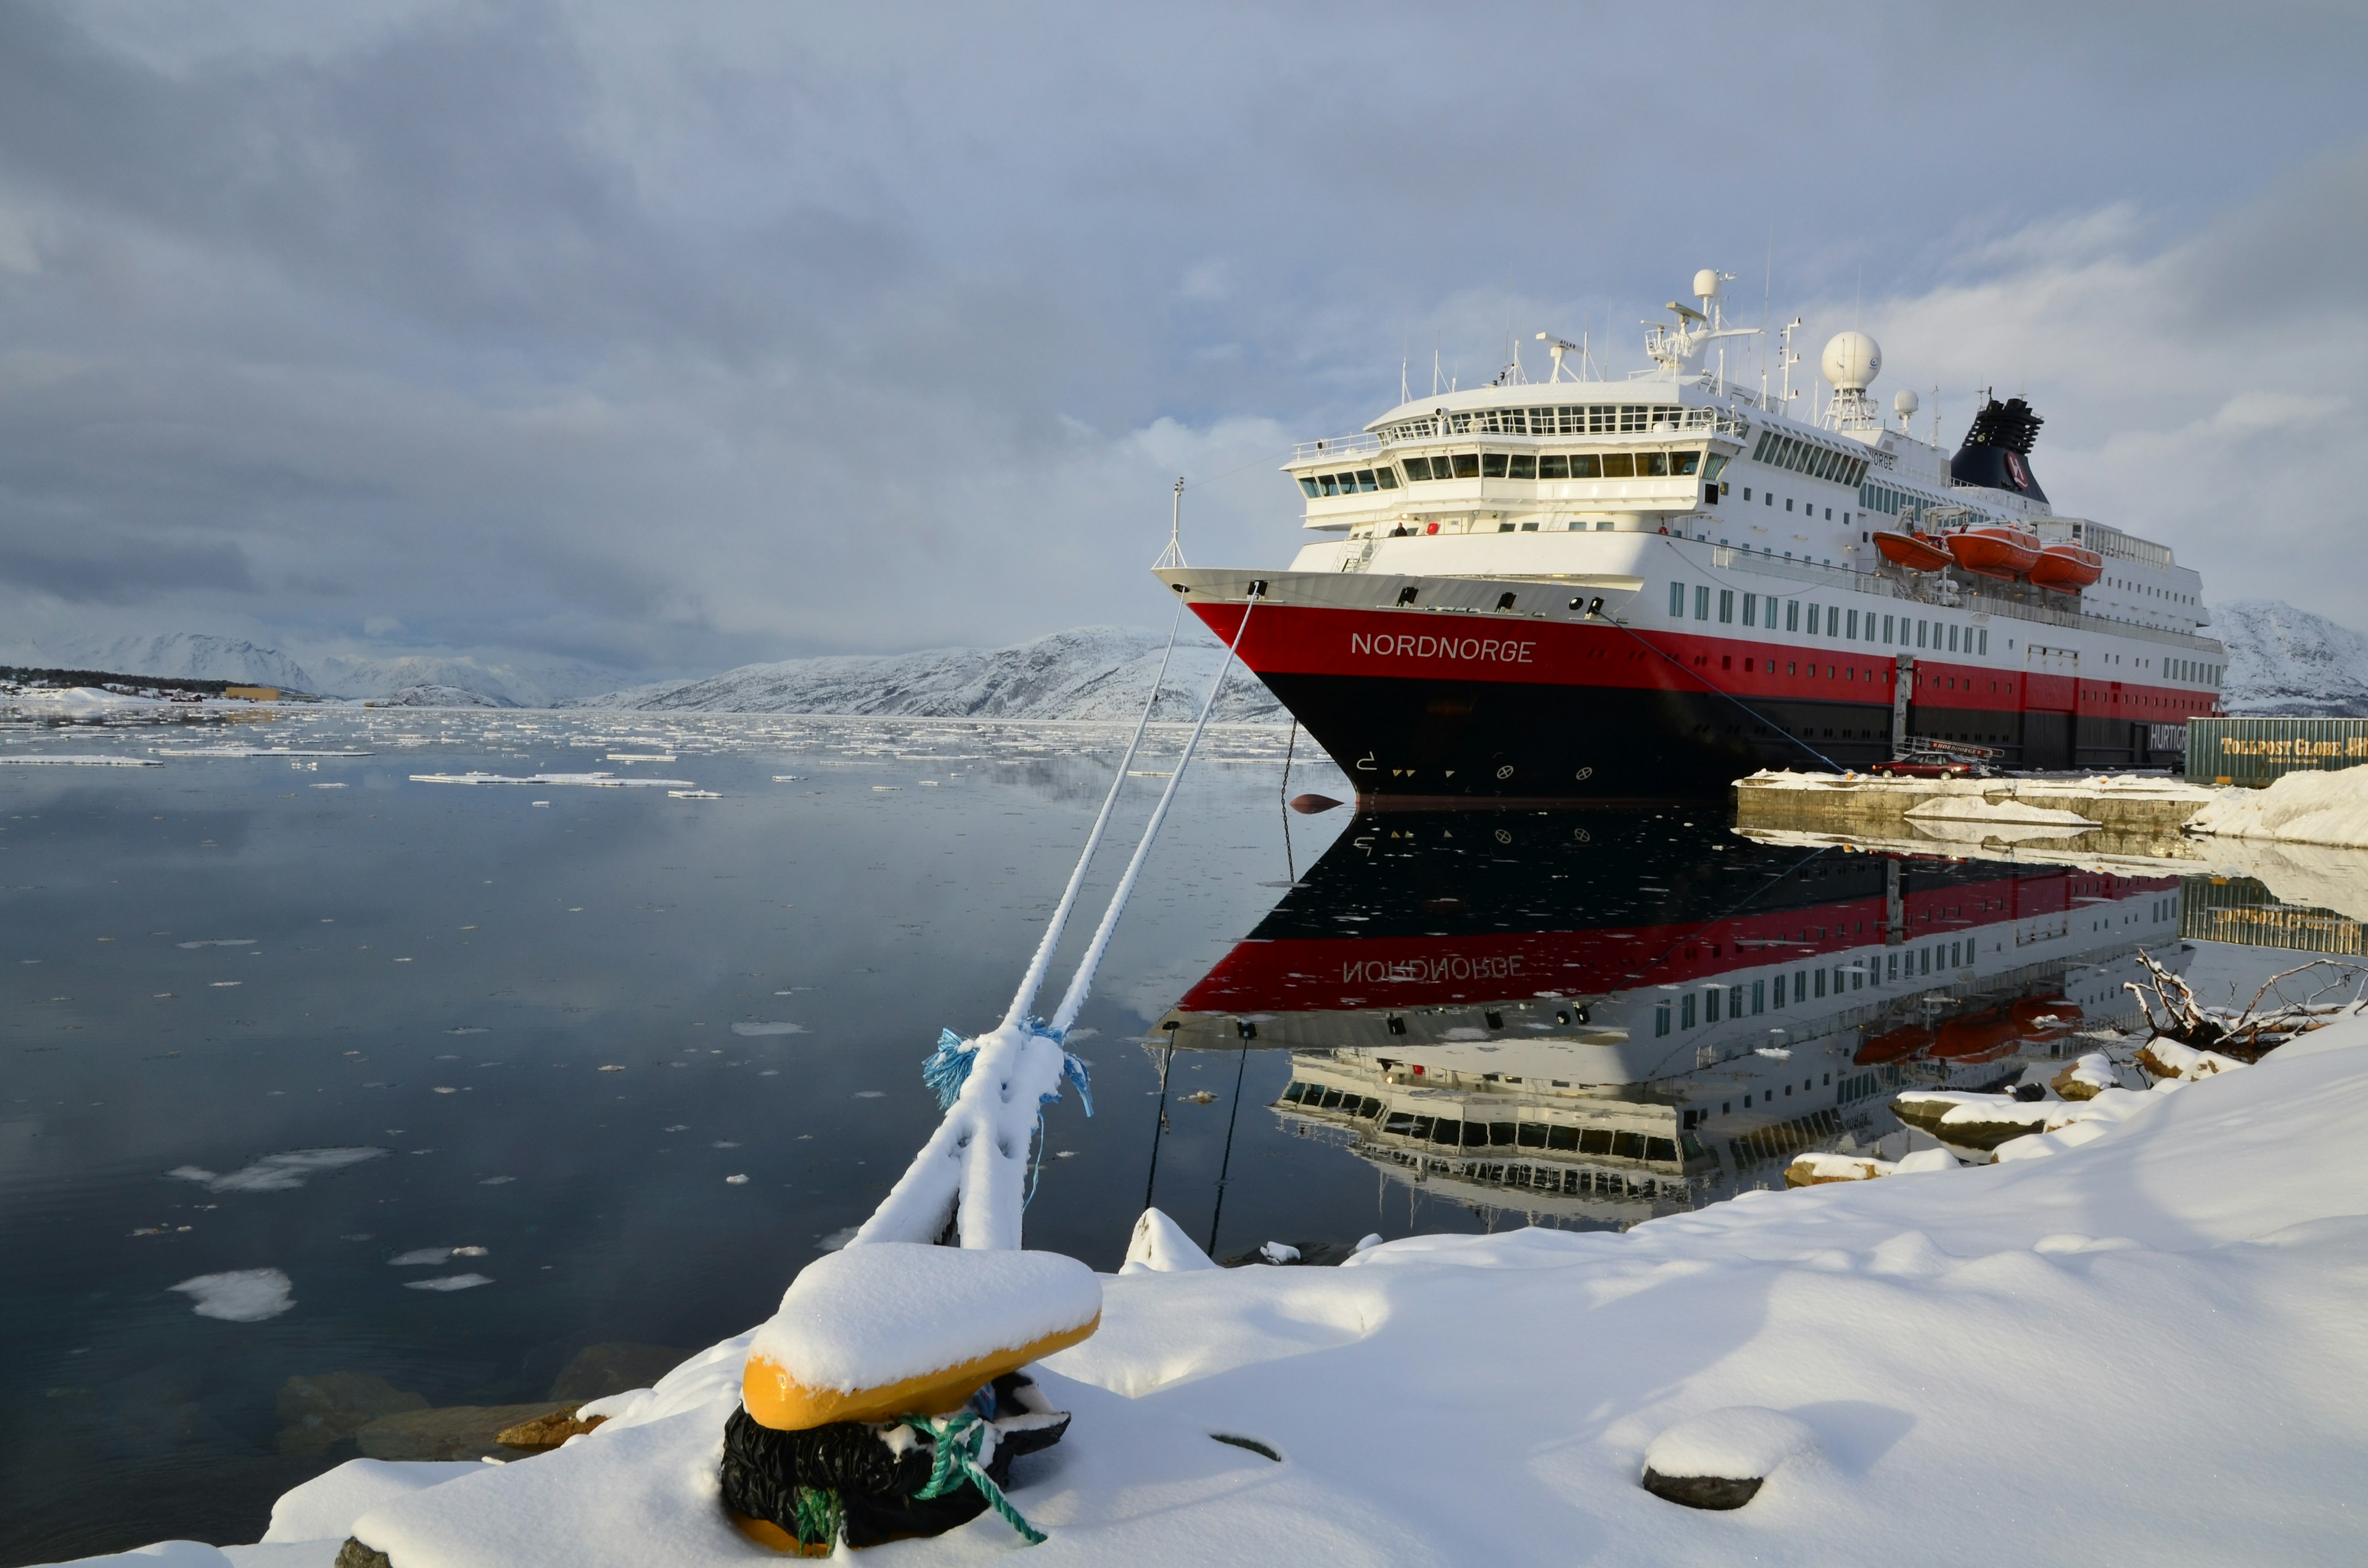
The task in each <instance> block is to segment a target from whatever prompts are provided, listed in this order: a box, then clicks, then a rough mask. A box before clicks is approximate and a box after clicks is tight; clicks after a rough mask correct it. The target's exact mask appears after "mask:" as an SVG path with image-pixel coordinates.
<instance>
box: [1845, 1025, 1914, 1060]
mask: <svg viewBox="0 0 2368 1568" xmlns="http://www.w3.org/2000/svg"><path fill="white" fill-rule="evenodd" d="M1931 1044H1932V1031H1931V1030H1930V1029H1928V1028H1925V1027H1924V1026H1923V1025H1921V1024H1908V1025H1907V1026H1906V1027H1904V1028H1896V1029H1885V1030H1884V1032H1883V1033H1881V1034H1879V1035H1876V1036H1875V1037H1874V1038H1873V1039H1872V1040H1868V1041H1867V1042H1866V1043H1865V1044H1863V1045H1861V1046H1860V1047H1859V1048H1858V1054H1857V1055H1856V1056H1853V1057H1851V1058H1850V1061H1851V1062H1854V1063H1856V1064H1857V1065H1859V1066H1861V1067H1873V1066H1874V1065H1876V1064H1877V1063H1879V1062H1897V1061H1900V1060H1902V1059H1903V1058H1906V1057H1909V1056H1913V1055H1915V1054H1916V1053H1917V1052H1918V1051H1924V1050H1928V1049H1929V1048H1930V1046H1931Z"/></svg>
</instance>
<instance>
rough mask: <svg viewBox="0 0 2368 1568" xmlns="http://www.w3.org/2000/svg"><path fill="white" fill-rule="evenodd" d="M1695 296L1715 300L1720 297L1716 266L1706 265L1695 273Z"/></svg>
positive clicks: (1699, 298) (1700, 298)
mask: <svg viewBox="0 0 2368 1568" xmlns="http://www.w3.org/2000/svg"><path fill="white" fill-rule="evenodd" d="M1694 298H1695V299H1697V300H1715V299H1717V298H1718V269H1717V268H1716V267H1703V268H1702V270H1701V271H1700V272H1697V273H1695V274H1694Z"/></svg>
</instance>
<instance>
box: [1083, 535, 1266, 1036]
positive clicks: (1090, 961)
mask: <svg viewBox="0 0 2368 1568" xmlns="http://www.w3.org/2000/svg"><path fill="white" fill-rule="evenodd" d="M1265 595H1266V582H1265V580H1264V579H1263V578H1261V579H1259V580H1258V581H1256V582H1253V583H1252V584H1250V585H1249V590H1248V592H1247V595H1246V596H1245V597H1243V600H1242V623H1241V625H1240V626H1238V627H1236V628H1235V630H1234V640H1233V642H1229V643H1227V644H1226V646H1225V658H1224V663H1223V664H1221V665H1218V666H1217V678H1216V679H1215V680H1212V681H1211V682H1210V683H1209V695H1208V696H1207V697H1206V698H1205V699H1202V701H1201V716H1200V718H1199V719H1197V720H1195V721H1194V722H1193V724H1192V733H1191V735H1190V738H1189V739H1187V740H1186V741H1185V743H1184V753H1183V755H1182V756H1178V758H1177V759H1176V771H1175V772H1173V773H1171V774H1169V775H1168V776H1167V789H1165V790H1161V791H1160V795H1159V804H1158V805H1156V806H1155V807H1153V808H1152V812H1151V820H1150V821H1149V822H1148V823H1145V824H1144V828H1143V837H1142V840H1141V841H1140V842H1138V843H1137V844H1136V845H1135V846H1134V858H1133V859H1131V860H1129V861H1128V862H1127V863H1126V874H1125V875H1124V876H1122V877H1121V878H1120V879H1119V883H1118V891H1117V892H1114V893H1112V894H1111V895H1110V908H1108V909H1107V910H1105V911H1103V912H1102V923H1101V925H1100V926H1098V927H1096V928H1095V931H1094V939H1093V941H1092V943H1091V944H1090V945H1088V946H1087V949H1086V956H1085V957H1084V958H1083V959H1080V960H1078V961H1077V972H1076V975H1075V976H1073V977H1072V978H1071V979H1070V981H1069V990H1068V994H1065V995H1064V996H1063V997H1062V998H1061V1006H1060V1010H1059V1011H1058V1012H1056V1013H1054V1014H1053V1022H1052V1025H1051V1028H1052V1032H1053V1038H1055V1039H1059V1038H1061V1037H1063V1036H1064V1035H1066V1034H1067V1033H1068V1031H1069V1026H1070V1025H1072V1024H1074V1023H1076V1021H1077V1013H1078V1010H1079V1009H1080V1008H1082V1007H1084V1006H1085V1005H1086V994H1087V992H1088V991H1090V990H1092V989H1093V983H1094V971H1095V970H1096V969H1098V968H1099V967H1100V964H1101V961H1102V954H1103V952H1104V951H1105V950H1106V949H1108V948H1109V947H1110V933H1111V932H1113V931H1115V930H1116V929H1117V928H1118V917H1119V915H1120V914H1121V912H1122V911H1123V910H1124V909H1125V908H1126V901H1127V898H1128V896H1129V895H1130V894H1132V893H1133V892H1134V882H1135V879H1136V878H1137V877H1139V876H1141V875H1142V874H1143V863H1144V860H1145V859H1146V858H1149V856H1150V854H1151V841H1152V840H1153V839H1154V838H1156V836H1158V834H1159V824H1161V823H1163V822H1165V821H1167V808H1168V806H1169V805H1170V804H1172V803H1173V802H1174V801H1175V799H1176V787H1177V786H1178V785H1179V784H1181V783H1183V782H1184V769H1185V768H1186V767H1188V766H1189V765H1190V763H1191V761H1192V753H1193V751H1194V749H1195V748H1197V747H1198V746H1199V745H1200V744H1201V731H1203V730H1205V729H1207V728H1208V727H1209V713H1210V711H1211V710H1212V709H1214V708H1215V707H1216V706H1217V693H1218V692H1220V691H1222V690H1224V686H1225V676H1228V675H1230V674H1232V673H1233V668H1234V655H1235V653H1238V652H1240V650H1241V646H1242V638H1243V636H1244V635H1245V634H1247V632H1248V631H1249V629H1250V611H1251V610H1253V609H1254V608H1257V607H1258V600H1259V599H1260V598H1262V597H1265Z"/></svg>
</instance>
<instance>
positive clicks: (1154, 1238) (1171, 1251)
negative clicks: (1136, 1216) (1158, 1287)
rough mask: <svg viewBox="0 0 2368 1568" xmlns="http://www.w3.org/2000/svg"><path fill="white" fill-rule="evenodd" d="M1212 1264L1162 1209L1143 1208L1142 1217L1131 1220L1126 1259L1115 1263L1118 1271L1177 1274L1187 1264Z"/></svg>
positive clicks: (1197, 1265)
mask: <svg viewBox="0 0 2368 1568" xmlns="http://www.w3.org/2000/svg"><path fill="white" fill-rule="evenodd" d="M1214 1267H1217V1264H1216V1261H1215V1260H1214V1259H1213V1258H1212V1257H1211V1256H1209V1255H1208V1254H1207V1253H1205V1252H1202V1251H1201V1248H1200V1246H1199V1245H1198V1244H1196V1243H1195V1242H1194V1241H1193V1240H1192V1238H1191V1237H1190V1236H1188V1235H1186V1234H1185V1233H1184V1231H1183V1228H1182V1227H1181V1226H1179V1225H1178V1224H1177V1223H1176V1221H1173V1220H1171V1219H1169V1218H1168V1217H1167V1213H1166V1211H1164V1210H1158V1209H1146V1210H1144V1211H1143V1218H1141V1219H1140V1220H1137V1221H1135V1222H1134V1234H1133V1236H1131V1237H1129V1238H1128V1240H1127V1244H1126V1261H1125V1262H1124V1263H1121V1265H1119V1270H1118V1271H1119V1272H1120V1273H1121V1274H1143V1273H1155V1274H1177V1273H1180V1272H1182V1271H1184V1270H1186V1269H1190V1268H1214Z"/></svg>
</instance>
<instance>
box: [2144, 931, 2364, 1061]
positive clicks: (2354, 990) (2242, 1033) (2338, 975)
mask: <svg viewBox="0 0 2368 1568" xmlns="http://www.w3.org/2000/svg"><path fill="white" fill-rule="evenodd" d="M2138 962H2139V963H2140V964H2141V965H2143V966H2144V967H2145V969H2146V975H2147V978H2146V980H2144V981H2131V982H2128V983H2126V984H2125V986H2124V989H2126V990H2127V991H2129V992H2130V994H2133V995H2135V997H2136V998H2137V999H2138V1006H2139V1007H2140V1008H2141V1009H2142V1010H2143V1011H2144V1012H2145V1014H2146V1028H2148V1029H2150V1030H2152V1031H2153V1032H2154V1033H2155V1034H2157V1035H2160V1036H2164V1037H2166V1038H2168V1039H2170V1040H2177V1041H2179V1042H2180V1044H2181V1045H2188V1046H2192V1047H2194V1048H2195V1049H2196V1050H2198V1051H2218V1052H2219V1053H2220V1054H2221V1055H2223V1056H2233V1057H2235V1058H2236V1059H2237V1060H2238V1061H2240V1062H2259V1061H2260V1059H2261V1058H2262V1057H2264V1056H2266V1055H2268V1054H2269V1053H2270V1052H2271V1051H2275V1050H2276V1049H2277V1048H2278V1047H2279V1046H2281V1045H2283V1044H2284V1043H2285V1042H2286V1041H2288V1040H2292V1039H2293V1038H2294V1036H2296V1035H2298V1034H2307V1033H2308V1032H2309V1031H2311V1030H2312V1029H2315V1028H2321V1027H2323V1026H2324V1025H2326V1024H2328V1023H2330V1022H2332V1021H2333V1020H2334V1018H2335V1017H2336V1016H2337V1015H2339V1014H2340V1013H2342V1012H2345V1011H2346V1010H2358V1009H2359V1008H2360V1006H2361V1005H2362V1004H2361V997H2362V994H2363V992H2368V968H2363V967H2362V965H2359V964H2356V963H2345V962H2343V961H2341V960H2337V959H2313V960H2311V961H2310V962H2308V963H2305V964H2296V965H2295V966H2294V968H2292V969H2289V970H2283V971H2279V972H2278V973H2276V974H2273V975H2271V976H2270V978H2269V979H2268V980H2266V981H2264V982H2262V983H2261V988H2260V990H2259V991H2256V992H2255V993H2253V999H2252V1000H2251V1001H2250V1002H2248V1003H2247V1004H2246V1005H2245V1006H2244V1007H2243V1009H2242V1010H2240V1011H2237V1012H2235V1013H2233V1014H2232V1013H2231V1012H2230V1011H2229V1010H2228V1009H2226V1008H2213V1007H2205V1006H2203V1005H2202V1004H2200V1003H2199V1002H2197V1001H2196V999H2195V993H2194V991H2193V989H2192V988H2191V987H2190V986H2189V985H2188V983H2187V982H2186V981H2184V980H2182V979H2180V977H2179V976H2178V975H2176V974H2173V973H2172V972H2171V971H2169V970H2167V969H2165V968H2164V967H2163V966H2162V965H2161V964H2159V963H2157V961H2156V960H2155V958H2154V956H2153V955H2152V954H2151V953H2148V952H2146V951H2145V950H2144V949H2140V951H2139V953H2138ZM2313 971H2318V972H2317V973H2316V974H2315V975H2313V980H2314V983H2313V984H2312V986H2311V988H2310V989H2309V991H2308V992H2306V993H2305V994H2304V995H2303V996H2302V997H2301V999H2300V1000H2296V999H2294V997H2292V996H2290V995H2289V994H2287V992H2286V990H2285V983H2286V982H2288V981H2291V980H2294V979H2295V977H2297V976H2300V975H2305V974H2312V972H2313ZM2331 991H2332V992H2343V993H2348V995H2347V996H2346V997H2345V999H2344V1000H2342V1001H2340V1002H2335V1003H2331V1004H2330V1003H2327V1002H2323V1001H2321V1000H2320V998H2322V997H2324V996H2325V995H2327V994H2328V993H2329V992H2331ZM2157 1007H2159V1008H2160V1009H2161V1016H2160V1017H2157V1015H2156V1009H2157Z"/></svg>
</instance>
